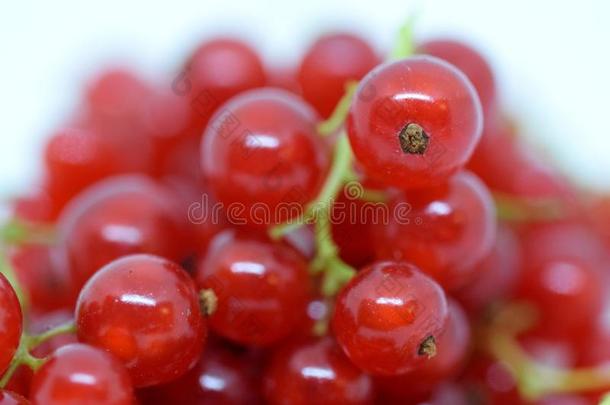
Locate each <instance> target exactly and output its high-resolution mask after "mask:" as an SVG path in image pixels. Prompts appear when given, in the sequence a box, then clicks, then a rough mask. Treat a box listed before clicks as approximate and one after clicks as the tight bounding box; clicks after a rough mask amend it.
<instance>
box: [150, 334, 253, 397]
mask: <svg viewBox="0 0 610 405" xmlns="http://www.w3.org/2000/svg"><path fill="white" fill-rule="evenodd" d="M251 369H252V365H251V364H249V362H248V359H247V358H246V357H245V356H243V355H241V356H240V355H237V354H235V353H233V352H231V351H230V350H228V349H227V348H224V347H222V346H220V345H219V346H218V347H213V348H206V352H205V353H204V355H203V356H201V359H200V360H199V363H197V365H196V366H195V367H194V368H193V369H192V370H191V371H189V372H188V373H187V374H185V375H184V376H182V377H180V378H179V379H178V380H176V381H173V382H171V383H169V384H165V385H161V386H158V387H152V388H151V389H148V390H147V391H146V392H145V393H144V401H143V404H145V405H165V404H168V403H182V404H202V405H204V404H219V405H220V404H226V405H233V404H234V405H239V404H253V405H254V404H260V403H261V402H262V401H261V396H262V395H261V392H260V391H261V390H260V388H259V387H260V382H259V381H258V379H257V378H256V376H255V375H254V373H253V372H252V371H253V370H251Z"/></svg>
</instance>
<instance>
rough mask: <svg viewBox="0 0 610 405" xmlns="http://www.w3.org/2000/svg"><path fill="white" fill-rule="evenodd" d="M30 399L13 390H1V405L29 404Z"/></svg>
mask: <svg viewBox="0 0 610 405" xmlns="http://www.w3.org/2000/svg"><path fill="white" fill-rule="evenodd" d="M29 404H30V401H28V400H27V399H26V398H24V397H22V396H21V395H19V394H16V393H14V392H11V391H4V390H0V405H29Z"/></svg>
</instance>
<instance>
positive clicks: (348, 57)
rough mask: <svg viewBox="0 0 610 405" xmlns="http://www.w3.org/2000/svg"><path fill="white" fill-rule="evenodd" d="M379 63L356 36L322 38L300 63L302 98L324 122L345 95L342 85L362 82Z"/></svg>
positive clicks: (327, 36) (337, 35)
mask: <svg viewBox="0 0 610 405" xmlns="http://www.w3.org/2000/svg"><path fill="white" fill-rule="evenodd" d="M380 62H381V61H380V59H379V57H378V56H377V55H376V54H375V51H373V49H372V48H371V46H370V45H369V44H367V43H366V42H365V41H364V40H363V39H361V38H359V37H357V36H356V35H353V34H348V33H335V34H329V35H324V36H322V37H321V38H319V39H318V40H317V41H316V42H314V43H313V45H311V47H310V48H309V49H308V50H307V52H306V53H305V55H304V56H303V60H302V61H301V65H300V67H299V72H298V81H299V85H300V86H301V91H302V92H303V98H305V100H307V101H308V102H309V103H310V104H311V105H313V106H314V108H315V109H316V110H318V113H319V114H320V115H321V116H322V117H324V118H326V117H328V116H330V114H331V113H332V112H333V110H334V109H335V106H336V105H337V103H338V102H339V100H340V99H341V97H342V96H343V94H344V93H345V85H346V84H347V83H348V82H349V81H351V80H360V79H362V77H364V75H366V74H367V73H368V72H369V71H370V70H371V69H373V68H374V67H375V66H377V64H379V63H380Z"/></svg>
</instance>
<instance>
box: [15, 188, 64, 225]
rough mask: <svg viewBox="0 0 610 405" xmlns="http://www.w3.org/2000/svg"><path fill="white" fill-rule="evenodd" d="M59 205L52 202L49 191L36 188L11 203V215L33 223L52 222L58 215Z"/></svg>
mask: <svg viewBox="0 0 610 405" xmlns="http://www.w3.org/2000/svg"><path fill="white" fill-rule="evenodd" d="M59 205H60V204H58V203H56V202H55V201H53V198H52V196H51V194H50V193H49V190H47V189H46V188H44V187H37V188H35V189H33V190H31V191H30V192H29V193H26V194H25V195H21V196H19V197H17V198H16V199H15V200H13V201H12V214H13V216H14V217H15V218H19V219H22V220H26V221H30V222H34V223H46V222H53V221H55V220H56V219H57V216H58V215H59V211H60V209H61V207H59Z"/></svg>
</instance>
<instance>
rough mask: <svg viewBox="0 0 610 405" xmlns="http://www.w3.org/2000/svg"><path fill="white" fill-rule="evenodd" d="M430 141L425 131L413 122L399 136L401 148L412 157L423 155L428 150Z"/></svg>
mask: <svg viewBox="0 0 610 405" xmlns="http://www.w3.org/2000/svg"><path fill="white" fill-rule="evenodd" d="M429 139H430V137H429V136H428V134H426V132H424V129H423V128H422V127H421V126H419V125H418V124H415V123H413V122H412V123H410V124H407V125H406V126H405V127H404V128H403V129H402V130H401V131H400V133H399V134H398V141H399V143H400V148H401V149H402V151H403V152H404V153H408V154H411V155H423V154H424V152H425V151H426V149H428V140H429Z"/></svg>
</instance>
